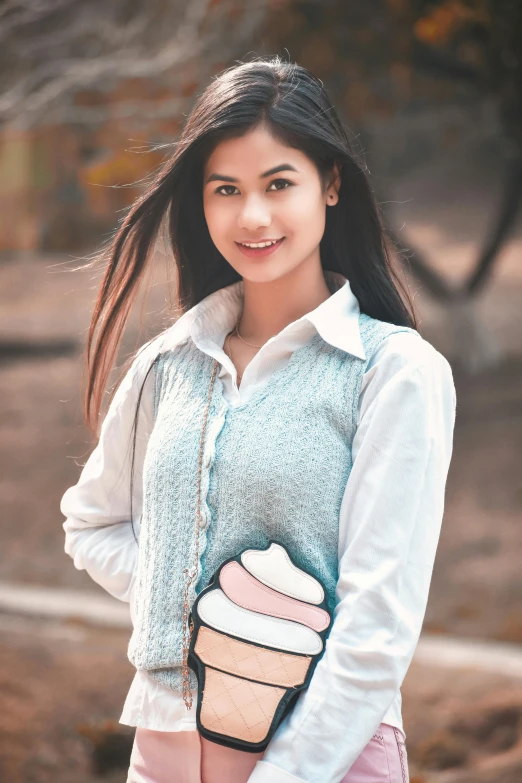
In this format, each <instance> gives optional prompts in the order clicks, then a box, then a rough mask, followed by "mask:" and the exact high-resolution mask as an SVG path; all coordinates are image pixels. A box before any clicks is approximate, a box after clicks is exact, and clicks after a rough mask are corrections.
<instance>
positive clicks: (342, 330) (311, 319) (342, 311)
mask: <svg viewBox="0 0 522 783" xmlns="http://www.w3.org/2000/svg"><path fill="white" fill-rule="evenodd" d="M324 276H325V280H326V281H327V283H328V285H329V287H330V290H331V291H333V293H332V295H331V296H329V297H328V299H325V301H324V302H321V304H320V305H319V306H318V307H316V308H315V309H314V310H311V311H310V312H309V313H306V314H305V315H303V316H301V318H298V319H297V321H293V322H292V323H290V324H288V325H287V326H286V327H285V328H284V329H283V330H282V332H285V333H286V332H287V330H295V331H297V330H302V329H306V328H311V334H313V333H314V331H315V332H318V333H319V334H320V335H321V337H322V338H323V340H325V342H327V343H329V344H330V345H332V346H334V347H335V348H340V349H341V350H342V351H345V352H346V353H350V354H352V355H353V356H356V357H358V358H359V359H365V358H366V354H365V351H364V348H363V345H362V341H361V335H360V331H359V313H360V309H359V302H358V301H357V298H356V297H355V295H354V293H353V291H352V289H351V287H350V283H349V281H348V280H347V279H346V278H345V277H344V276H343V275H341V274H340V273H339V272H331V271H328V270H325V272H324ZM242 304H243V281H242V280H239V281H238V282H237V283H232V285H229V286H226V287H224V288H220V289H219V290H218V291H214V293H212V294H209V296H207V297H205V299H203V300H202V301H201V302H198V304H196V305H194V307H191V309H190V310H187V312H186V313H184V314H183V315H182V316H181V317H180V318H178V320H177V321H176V323H175V324H174V325H173V326H172V327H171V328H170V329H169V333H168V335H167V336H166V339H165V342H164V343H163V346H162V351H167V350H169V348H171V347H172V346H173V345H175V344H177V343H179V342H181V341H183V339H185V338H187V337H192V339H193V340H194V342H195V343H196V344H198V343H200V342H201V341H204V342H205V343H208V340H209V339H212V338H214V339H215V340H216V342H218V343H220V344H221V343H222V342H223V340H224V338H225V336H226V335H227V334H228V332H230V331H231V330H232V329H233V328H234V326H235V324H236V323H237V320H238V318H239V315H240V313H241V308H242ZM282 332H280V334H282ZM271 339H273V340H275V339H277V335H275V336H274V337H273V338H271Z"/></svg>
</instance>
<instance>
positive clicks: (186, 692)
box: [181, 359, 219, 710]
mask: <svg viewBox="0 0 522 783" xmlns="http://www.w3.org/2000/svg"><path fill="white" fill-rule="evenodd" d="M218 367H219V362H218V360H217V359H214V368H213V370H212V376H211V378H210V385H209V387H208V394H207V402H206V405H205V411H204V413H203V424H202V427H201V437H200V440H199V456H198V475H197V484H198V493H197V498H196V542H195V553H194V562H193V565H192V568H191V569H190V570H189V569H188V568H184V569H183V574H184V575H185V578H186V582H185V592H184V595H183V664H182V669H181V678H182V692H183V701H184V702H185V707H186V708H187V710H189V709H190V708H191V707H192V691H191V689H190V673H189V666H188V651H189V647H190V637H191V636H192V628H193V626H192V625H191V627H190V628H189V627H188V617H189V612H190V607H189V600H188V594H189V590H190V586H191V584H192V582H193V581H194V579H195V578H196V576H197V573H198V565H199V531H200V524H199V523H200V520H201V469H202V465H203V449H204V445H205V430H206V427H207V419H208V412H209V409H210V401H211V399H212V390H213V388H214V381H215V379H216V375H217V370H218Z"/></svg>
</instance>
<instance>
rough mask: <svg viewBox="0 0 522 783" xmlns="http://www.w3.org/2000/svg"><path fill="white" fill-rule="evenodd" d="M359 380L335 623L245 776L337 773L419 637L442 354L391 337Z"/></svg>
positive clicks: (367, 733)
mask: <svg viewBox="0 0 522 783" xmlns="http://www.w3.org/2000/svg"><path fill="white" fill-rule="evenodd" d="M384 343H386V345H384V344H383V345H382V348H381V349H380V350H379V351H378V352H377V354H376V355H375V356H374V357H372V359H373V361H372V362H371V363H370V364H369V365H368V368H367V372H366V374H365V378H364V388H363V389H362V390H361V402H360V416H359V425H358V429H357V433H356V436H355V439H354V442H353V445H352V453H353V468H352V471H351V474H350V476H349V479H348V483H347V486H346V491H345V494H344V497H343V501H342V505H341V512H340V530H339V580H338V583H337V588H336V601H337V604H336V608H335V611H334V622H333V625H332V629H331V631H330V635H329V637H328V639H327V643H326V648H325V653H324V655H323V657H322V658H321V660H320V661H319V663H318V665H317V668H316V670H315V672H314V675H313V677H312V680H311V682H310V685H309V687H308V688H307V690H306V691H304V692H303V693H302V694H301V696H300V697H299V699H298V701H297V704H296V706H295V708H294V710H293V711H292V712H291V713H290V714H289V715H288V716H287V717H286V718H285V719H284V720H283V722H282V723H281V724H280V726H279V727H278V729H277V731H276V733H275V734H274V737H273V738H272V740H271V742H270V744H269V745H268V747H267V749H266V751H265V755H264V757H263V760H261V761H259V762H257V764H256V767H255V768H254V771H253V772H252V774H251V776H250V778H249V783H296V781H300V782H301V783H317V781H319V780H320V781H321V783H339V781H341V780H342V779H343V777H344V776H345V775H346V773H347V772H348V770H349V769H350V767H351V766H352V765H353V763H354V762H355V761H356V759H357V757H358V756H359V755H360V753H361V752H362V751H363V749H364V748H365V746H366V745H367V744H368V742H369V741H370V739H371V738H372V736H373V734H374V733H375V731H376V730H377V728H378V726H379V724H380V723H381V722H382V720H383V718H384V716H385V714H386V712H387V710H388V709H389V707H390V706H391V704H392V702H393V700H394V698H395V696H396V694H397V691H398V690H399V688H400V686H401V684H402V681H403V679H404V677H405V675H406V672H407V670H408V667H409V665H410V662H411V660H412V657H413V653H414V651H415V648H416V646H417V642H418V639H419V635H420V632H421V628H422V623H423V619H424V615H425V610H426V605H427V600H428V593H429V588H430V581H431V576H432V570H433V565H434V560H435V553H436V549H437V545H438V540H439V534H440V529H441V522H442V516H443V510H444V496H445V484H446V478H447V473H448V468H449V464H450V459H451V454H452V448H453V427H454V420H455V407H456V400H455V387H454V384H453V376H452V372H451V368H450V365H449V364H448V362H447V361H446V359H445V358H444V357H443V356H442V355H441V354H440V353H438V352H437V351H436V350H435V349H434V348H433V347H432V346H431V345H430V344H429V343H427V342H426V341H425V340H422V338H419V337H418V336H416V335H411V334H404V333H403V334H402V335H401V334H397V335H392V336H390V337H389V338H387V339H386V340H385V341H384Z"/></svg>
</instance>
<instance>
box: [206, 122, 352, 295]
mask: <svg viewBox="0 0 522 783" xmlns="http://www.w3.org/2000/svg"><path fill="white" fill-rule="evenodd" d="M337 199H338V196H337V190H336V189H334V187H333V186H330V187H329V188H328V189H327V191H326V192H325V193H323V192H322V189H321V180H320V178H319V173H318V171H317V169H316V167H315V165H314V163H313V162H312V161H311V160H310V159H309V158H308V157H307V156H306V155H305V154H304V153H303V152H301V151H300V150H296V149H293V148H291V147H287V146H286V145H284V144H281V142H279V141H277V140H276V139H275V138H274V137H273V136H272V135H271V134H270V132H269V131H267V130H266V129H265V128H262V127H257V128H255V129H253V130H251V131H249V132H248V133H247V134H245V135H244V136H241V137H240V138H235V139H227V140H225V141H222V142H220V143H219V144H218V145H217V147H216V148H215V149H214V151H213V153H212V155H211V156H210V157H209V159H208V161H207V164H206V166H205V168H204V172H203V206H204V211H205V218H206V221H207V225H208V230H209V232H210V236H211V237H212V240H213V242H214V244H215V246H216V247H217V249H218V250H219V251H220V253H221V254H222V255H223V256H224V257H225V258H226V260H227V261H228V262H229V264H230V265H231V266H232V267H233V268H234V269H235V270H236V272H238V273H239V274H240V275H241V277H243V278H245V279H246V280H251V281H254V282H269V281H272V280H275V279H277V278H280V277H282V276H284V275H286V274H288V273H289V272H293V271H294V270H296V269H297V267H299V266H300V265H301V264H306V265H308V264H315V263H317V265H318V266H320V263H321V262H320V255H319V242H320V241H321V238H322V236H323V233H324V229H325V221H326V205H327V204H330V205H333V204H335V203H336V202H337ZM270 240H277V243H276V244H275V245H273V246H272V247H270V248H266V247H265V248H264V249H257V250H256V249H249V248H248V247H245V243H259V242H263V241H270Z"/></svg>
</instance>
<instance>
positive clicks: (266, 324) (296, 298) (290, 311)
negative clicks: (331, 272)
mask: <svg viewBox="0 0 522 783" xmlns="http://www.w3.org/2000/svg"><path fill="white" fill-rule="evenodd" d="M303 266H304V265H303ZM243 293H244V303H243V314H242V316H241V321H240V324H239V331H240V334H241V337H243V338H244V339H245V340H248V341H249V342H252V343H254V344H256V345H262V344H263V343H265V342H266V341H267V340H269V339H270V337H273V335H275V334H278V333H279V332H280V331H281V330H282V329H284V328H285V326H288V324H290V323H292V322H293V321H296V320H297V319H298V318H301V317H302V316H303V315H305V314H306V313H309V312H310V311H311V310H315V308H316V307H319V305H320V304H321V303H322V302H324V301H326V299H328V298H329V297H330V296H331V292H330V289H329V288H328V284H327V282H326V280H325V278H324V274H323V270H322V268H321V267H320V266H319V267H317V266H314V267H312V268H310V269H307V270H306V269H302V268H301V267H298V268H297V269H296V270H294V271H293V272H291V273H290V274H288V275H285V276H284V277H281V278H278V279H277V280H273V281H270V282H268V283H257V282H252V281H250V280H245V279H243Z"/></svg>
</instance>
